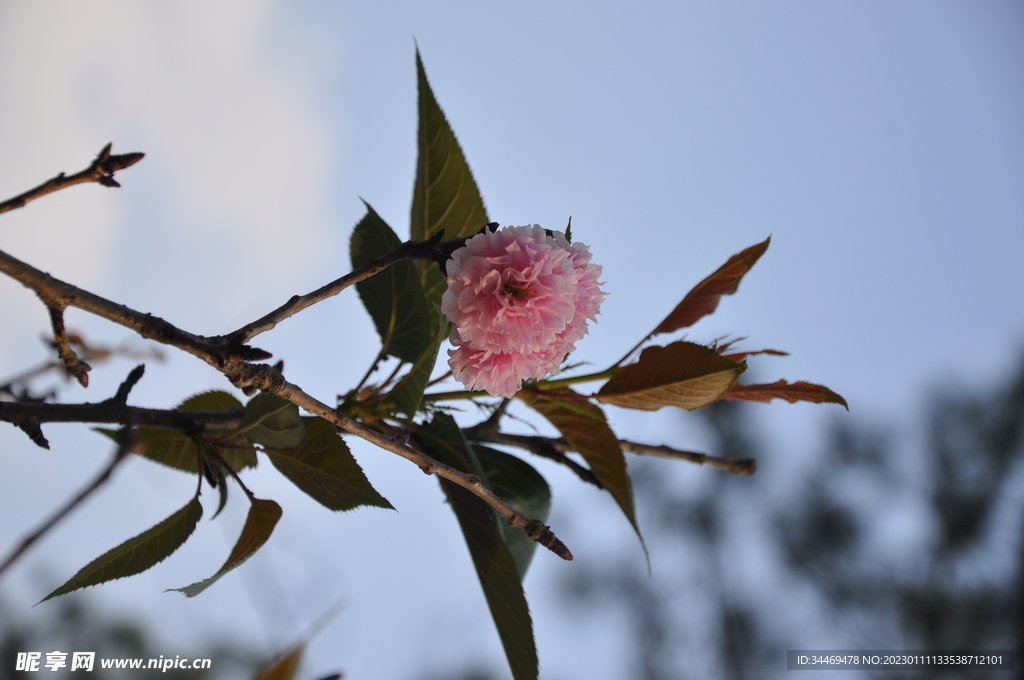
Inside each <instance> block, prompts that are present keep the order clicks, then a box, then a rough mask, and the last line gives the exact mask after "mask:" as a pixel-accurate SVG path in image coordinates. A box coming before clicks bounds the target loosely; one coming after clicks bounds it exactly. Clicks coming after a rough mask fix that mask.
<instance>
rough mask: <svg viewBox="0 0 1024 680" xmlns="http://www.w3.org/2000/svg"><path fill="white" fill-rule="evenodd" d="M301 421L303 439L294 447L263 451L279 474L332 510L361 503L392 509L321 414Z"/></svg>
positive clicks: (344, 508)
mask: <svg viewBox="0 0 1024 680" xmlns="http://www.w3.org/2000/svg"><path fill="white" fill-rule="evenodd" d="M303 423H304V425H305V427H306V441H305V443H303V445H302V446H301V447H300V448H299V449H298V450H297V451H291V452H288V451H274V450H273V449H267V450H266V451H265V453H266V454H267V455H268V456H269V457H270V462H271V463H272V464H273V465H274V467H276V468H277V469H278V470H279V471H280V472H281V474H283V475H284V476H285V477H287V478H288V479H289V480H291V482H292V483H293V484H294V485H295V486H297V487H299V488H300V489H301V490H302V491H304V492H305V493H306V494H307V495H309V496H310V497H312V498H313V500H315V501H316V502H318V503H320V504H321V505H323V506H324V507H327V508H330V509H331V510H335V511H339V510H351V509H352V508H356V507H359V506H360V505H372V506H376V507H380V508H390V509H392V510H394V508H393V507H392V506H391V503H389V502H388V501H387V500H386V499H385V498H384V497H383V496H381V495H380V494H379V493H377V490H376V489H374V488H373V487H372V486H371V485H370V482H369V480H367V479H366V475H365V474H363V470H362V468H361V467H359V463H357V462H356V460H355V458H353V457H352V453H351V452H350V451H349V448H348V445H347V444H345V440H343V439H342V438H341V437H339V436H338V433H337V432H335V430H334V426H333V425H331V424H330V423H328V422H327V421H325V420H322V419H320V418H303Z"/></svg>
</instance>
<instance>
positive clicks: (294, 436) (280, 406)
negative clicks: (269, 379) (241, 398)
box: [238, 392, 306, 451]
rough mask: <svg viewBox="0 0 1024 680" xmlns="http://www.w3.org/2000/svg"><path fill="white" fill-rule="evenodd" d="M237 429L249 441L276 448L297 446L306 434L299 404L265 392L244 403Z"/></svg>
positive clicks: (300, 444) (285, 448)
mask: <svg viewBox="0 0 1024 680" xmlns="http://www.w3.org/2000/svg"><path fill="white" fill-rule="evenodd" d="M238 429H239V432H241V433H242V434H244V435H245V437H246V439H248V440H249V441H251V442H252V443H253V444H262V445H263V446H265V447H267V448H270V449H277V450H279V451H282V450H287V449H297V448H298V447H300V446H302V441H303V439H305V437H306V430H305V428H303V427H302V417H301V416H299V407H298V406H296V405H295V404H293V403H292V402H290V401H288V400H287V399H282V398H281V397H279V396H277V395H275V394H269V393H267V392H262V393H260V394H257V395H256V396H255V397H253V398H252V399H250V400H249V403H248V404H246V405H245V415H244V416H242V423H241V425H239V428H238Z"/></svg>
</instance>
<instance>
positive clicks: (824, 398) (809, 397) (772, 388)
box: [722, 380, 850, 411]
mask: <svg viewBox="0 0 1024 680" xmlns="http://www.w3.org/2000/svg"><path fill="white" fill-rule="evenodd" d="M722 398H723V399H739V400H742V401H760V402H764V403H768V402H769V401H771V400H772V399H785V400H786V401H788V402H789V403H790V404H795V403H796V402H798V401H809V402H811V403H814V404H826V403H828V404H839V405H841V406H842V407H843V408H845V409H846V410H847V411H849V410H850V407H849V406H847V404H846V400H845V399H843V398H842V397H841V396H839V395H838V394H836V393H835V392H833V391H832V390H830V389H829V388H827V387H825V386H824V385H815V384H814V383H809V382H804V381H802V380H801V381H799V382H795V383H787V382H786V381H785V380H777V381H775V382H773V383H766V384H763V385H740V384H739V383H733V384H732V385H731V386H730V387H729V389H728V391H727V392H726V393H725V394H724V395H722Z"/></svg>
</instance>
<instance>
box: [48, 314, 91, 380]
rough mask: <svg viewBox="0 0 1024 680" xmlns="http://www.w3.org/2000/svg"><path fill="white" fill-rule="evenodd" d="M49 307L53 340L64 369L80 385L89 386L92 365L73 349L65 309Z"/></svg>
mask: <svg viewBox="0 0 1024 680" xmlns="http://www.w3.org/2000/svg"><path fill="white" fill-rule="evenodd" d="M47 309H48V310H49V312H50V325H51V326H52V327H53V341H54V342H55V343H56V345H57V356H58V357H59V358H60V360H61V361H62V362H63V363H64V370H65V371H67V373H68V375H70V376H71V377H73V378H75V379H76V380H78V384H79V385H81V386H82V387H88V386H89V371H91V370H92V366H90V365H89V364H87V363H85V362H84V361H82V360H81V359H79V358H78V355H77V354H75V350H73V349H71V343H70V342H69V341H68V335H67V333H66V332H65V330H64V310H63V309H62V308H60V307H51V306H47Z"/></svg>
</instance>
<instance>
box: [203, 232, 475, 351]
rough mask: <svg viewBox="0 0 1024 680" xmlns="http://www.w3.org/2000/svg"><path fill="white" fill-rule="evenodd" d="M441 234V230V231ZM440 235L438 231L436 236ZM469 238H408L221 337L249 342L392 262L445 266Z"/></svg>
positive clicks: (233, 340) (229, 342)
mask: <svg viewBox="0 0 1024 680" xmlns="http://www.w3.org/2000/svg"><path fill="white" fill-rule="evenodd" d="M439 233H440V232H439ZM436 236H437V234H435V237H436ZM466 240H467V239H466V238H457V239H452V240H451V241H439V240H437V239H436V238H434V239H431V240H429V241H406V242H405V243H403V244H402V245H400V246H398V247H397V248H395V249H394V250H392V251H391V252H390V253H387V254H386V255H382V256H381V257H378V258H377V259H375V260H370V261H369V262H367V263H366V264H365V265H363V266H362V267H359V268H358V269H355V270H353V271H351V272H349V273H348V274H345V275H344V276H342V277H340V278H338V279H335V280H334V281H331V282H330V283H328V284H327V285H325V286H321V287H320V288H317V289H316V290H314V291H313V292H311V293H307V294H306V295H295V296H292V298H291V299H289V300H288V302H286V303H284V304H283V305H281V306H280V307H278V308H277V309H275V310H274V311H272V312H270V313H268V314H266V315H264V316H263V317H261V318H259V319H257V320H256V321H253V322H252V323H250V324H247V325H245V326H242V327H241V328H239V329H238V330H237V331H234V332H233V333H229V334H227V335H225V336H221V339H222V340H224V341H226V342H227V344H229V345H234V344H242V343H246V342H249V341H250V340H252V339H253V338H254V337H256V336H257V335H259V334H260V333H266V332H267V331H269V330H270V329H272V328H274V327H275V326H277V324H279V323H281V322H282V321H284V320H285V319H287V318H288V317H290V316H294V315H295V314H298V313H299V312H301V311H302V310H304V309H306V308H307V307H311V306H313V305H315V304H316V303H318V302H322V301H324V300H326V299H328V298H331V297H334V296H335V295H337V294H338V293H340V292H341V291H343V290H345V289H346V288H348V287H349V286H351V285H353V284H355V283H359V282H360V281H365V280H366V279H368V278H370V277H371V276H374V275H376V274H379V273H380V272H382V271H384V270H385V269H387V268H388V267H390V266H391V265H393V264H395V263H396V262H399V261H401V260H408V259H417V260H431V261H434V262H437V263H438V264H439V265H443V263H444V262H445V261H447V260H448V258H449V257H451V254H452V253H453V252H454V251H455V250H456V249H458V248H460V247H462V245H463V244H464V243H465V242H466Z"/></svg>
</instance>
